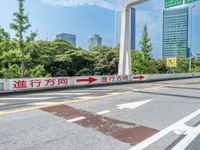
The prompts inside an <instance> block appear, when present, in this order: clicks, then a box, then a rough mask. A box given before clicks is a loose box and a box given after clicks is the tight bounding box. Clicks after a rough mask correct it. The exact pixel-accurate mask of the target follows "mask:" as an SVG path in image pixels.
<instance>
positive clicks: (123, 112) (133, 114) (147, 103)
mask: <svg viewBox="0 0 200 150" xmlns="http://www.w3.org/2000/svg"><path fill="white" fill-rule="evenodd" d="M114 98H115V99H116V96H115V97H114ZM120 101H122V100H120ZM151 103H152V102H151ZM151 103H147V104H145V105H146V106H147V105H149V104H151ZM145 105H143V106H141V107H139V108H142V107H144V106H145ZM139 108H137V109H139ZM102 109H104V107H103V108H102ZM67 110H68V108H67ZM151 111H152V110H151ZM123 113H125V112H123ZM159 113H162V112H159ZM52 115H53V116H56V115H55V114H54V113H52ZM126 115H127V114H126ZM133 115H134V114H132V115H131V116H130V117H132V116H133ZM117 116H118V115H117ZM142 116H143V117H144V116H145V115H142ZM152 117H154V116H152ZM61 118H63V117H62V116H61ZM109 118H111V117H109ZM72 119H73V118H72ZM112 119H113V118H112ZM114 120H119V121H121V119H120V118H116V119H114ZM92 123H94V122H92ZM129 123H132V124H133V123H134V124H135V122H129ZM83 125H85V122H83ZM86 125H87V124H86ZM92 125H93V124H92ZM135 125H137V124H135ZM143 126H144V125H143ZM125 127H127V126H125ZM144 127H145V126H144ZM146 128H148V127H146ZM151 129H153V128H151ZM90 130H91V129H90ZM93 130H94V129H93ZM111 131H112V130H111ZM98 133H99V131H98ZM115 138H116V137H115ZM115 138H114V139H115ZM112 139H113V137H112ZM115 140H116V139H115ZM119 140H120V139H117V141H119ZM87 149H88V147H87Z"/></svg>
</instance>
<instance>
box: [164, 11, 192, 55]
mask: <svg viewBox="0 0 200 150" xmlns="http://www.w3.org/2000/svg"><path fill="white" fill-rule="evenodd" d="M188 20H189V8H188V7H183V8H178V9H168V10H164V11H163V58H171V57H189V53H190V49H189V47H188V32H189V31H188V28H189V25H188V24H189V21H188Z"/></svg>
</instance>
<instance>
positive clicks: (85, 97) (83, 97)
mask: <svg viewBox="0 0 200 150" xmlns="http://www.w3.org/2000/svg"><path fill="white" fill-rule="evenodd" d="M77 98H81V99H87V98H95V96H82V97H77Z"/></svg>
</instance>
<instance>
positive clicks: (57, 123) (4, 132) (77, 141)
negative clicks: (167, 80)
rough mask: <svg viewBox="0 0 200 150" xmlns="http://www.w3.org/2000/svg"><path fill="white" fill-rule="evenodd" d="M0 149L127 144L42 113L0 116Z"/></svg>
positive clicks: (72, 149)
mask: <svg viewBox="0 0 200 150" xmlns="http://www.w3.org/2000/svg"><path fill="white" fill-rule="evenodd" d="M0 139H1V141H0V149H7V150H9V149H12V150H15V149H16V150H17V149H46V150H51V149H52V150H55V149H61V150H62V149H63V150H66V149H70V150H77V149H87V150H93V149H97V150H101V149H108V150H113V149H119V150H121V149H128V148H129V147H130V145H129V144H126V143H124V142H121V141H118V140H116V139H113V138H112V137H109V136H106V135H104V134H101V133H99V132H97V131H95V130H91V129H88V128H84V127H81V126H79V125H76V124H74V123H70V122H68V121H67V120H66V119H64V118H62V117H57V116H55V115H52V114H50V113H47V112H45V111H41V110H34V111H29V112H24V113H18V114H14V115H9V116H3V117H0Z"/></svg>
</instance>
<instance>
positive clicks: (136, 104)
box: [117, 99, 153, 109]
mask: <svg viewBox="0 0 200 150" xmlns="http://www.w3.org/2000/svg"><path fill="white" fill-rule="evenodd" d="M151 101H153V99H150V100H145V101H139V102H133V103H126V104H120V105H117V107H118V108H119V109H125V108H128V109H136V108H138V107H140V106H142V105H144V104H146V103H149V102H151Z"/></svg>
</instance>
